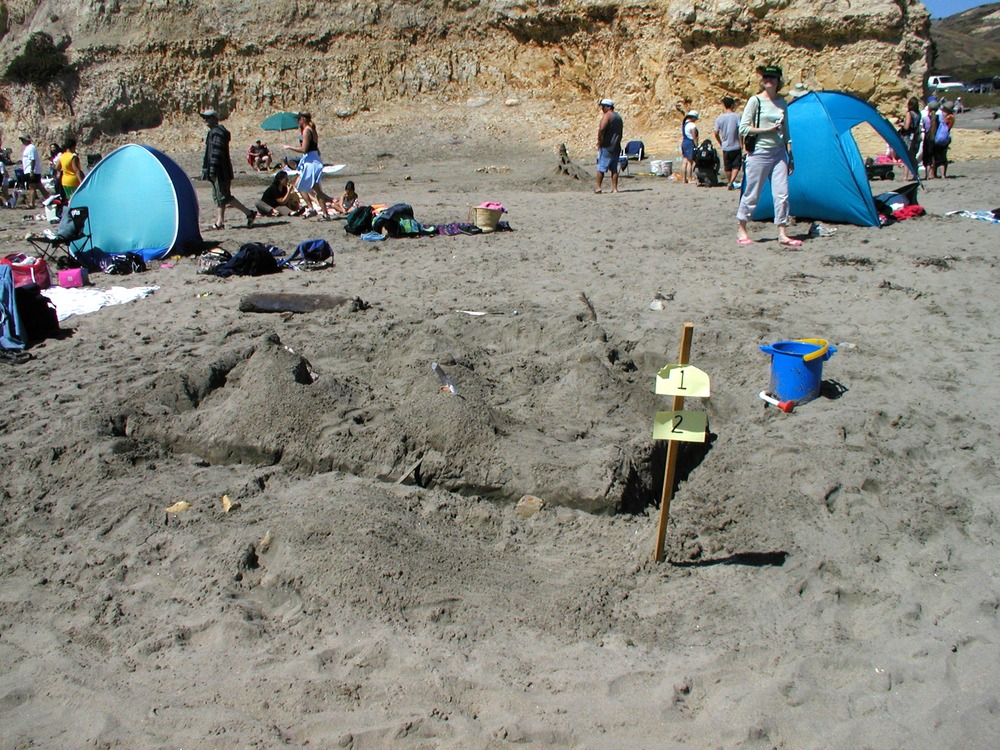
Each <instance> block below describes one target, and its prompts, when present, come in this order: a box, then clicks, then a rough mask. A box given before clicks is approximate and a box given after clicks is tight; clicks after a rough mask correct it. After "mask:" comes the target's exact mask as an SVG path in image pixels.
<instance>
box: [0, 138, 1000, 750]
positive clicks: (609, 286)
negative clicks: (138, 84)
mask: <svg viewBox="0 0 1000 750" xmlns="http://www.w3.org/2000/svg"><path fill="white" fill-rule="evenodd" d="M422 138H423V140H421V141H412V140H409V139H407V138H405V137H403V136H398V137H397V139H396V140H395V141H393V142H391V143H388V144H376V143H375V139H374V138H373V140H372V142H370V143H367V142H366V143H361V144H359V146H358V149H357V153H359V154H361V156H359V158H358V159H356V160H355V159H347V161H349V162H351V163H350V166H349V168H348V169H347V170H346V171H345V172H344V173H343V174H341V175H338V177H337V178H336V179H335V180H330V181H328V182H327V186H328V187H330V188H332V191H335V190H336V189H337V188H339V187H340V184H341V183H342V181H343V180H344V179H354V180H355V181H356V182H357V183H358V188H359V192H360V193H361V196H362V198H363V199H366V200H369V201H377V202H387V203H393V202H400V201H402V202H407V203H410V204H411V205H412V206H413V207H414V209H415V212H416V216H417V218H418V219H420V220H421V221H423V222H424V223H428V224H434V223H445V222H450V221H462V220H465V218H466V216H467V211H468V206H469V205H470V204H477V203H479V202H481V201H484V200H496V201H501V202H502V203H504V205H505V206H507V207H508V208H509V209H510V213H509V216H508V219H509V221H510V224H511V226H512V227H513V228H514V229H515V230H516V231H514V232H511V233H496V234H490V235H482V236H477V237H468V236H458V237H434V238H425V239H419V240H396V241H387V242H383V243H378V244H370V243H366V242H363V241H361V240H359V239H356V238H353V237H348V236H346V235H345V234H344V232H343V230H342V227H341V225H340V224H321V223H318V222H315V221H304V220H300V219H280V220H278V219H265V220H261V222H260V225H259V226H258V227H256V228H254V229H252V230H246V229H237V228H231V229H228V230H226V231H225V232H222V233H218V234H216V235H212V236H213V237H214V238H218V239H220V240H222V241H223V242H224V246H225V247H227V248H228V249H230V250H235V249H236V248H238V246H239V245H240V244H241V243H242V242H245V241H249V240H258V241H266V242H271V243H273V244H275V245H278V246H279V247H282V248H285V249H286V250H289V251H291V250H292V249H293V248H294V247H295V245H296V244H297V243H298V242H299V241H301V240H303V239H307V238H311V237H327V238H329V240H330V242H331V244H332V245H333V247H334V249H335V252H336V265H335V267H334V268H332V269H329V270H325V271H315V272H285V273H282V274H281V275H279V276H270V277H262V278H245V279H244V278H237V279H229V280H223V279H216V278H209V277H205V276H199V275H198V274H197V273H196V265H195V261H194V260H193V259H183V260H180V261H178V262H176V263H175V265H174V266H173V267H171V268H166V267H159V264H156V263H154V264H153V267H152V268H151V269H150V270H149V271H148V272H146V273H143V274H138V275H135V276H130V277H124V278H114V277H100V278H94V282H95V283H96V284H98V285H100V286H111V285H116V284H120V285H124V286H150V285H155V286H158V287H159V290H158V291H157V292H156V293H155V294H153V295H152V296H151V297H149V298H147V299H145V300H140V301H137V302H133V303H130V304H126V305H121V306H117V307H109V308H105V309H103V310H100V311H98V312H96V313H92V314H89V315H84V316H79V317H73V318H70V319H68V320H67V321H65V322H64V324H63V325H64V328H65V331H66V333H65V335H64V337H63V338H61V339H59V340H49V341H47V342H45V344H44V345H41V346H37V347H35V348H34V349H33V350H32V351H33V354H34V355H35V357H34V359H33V360H31V361H30V362H28V363H26V364H23V365H20V366H16V367H14V366H4V369H3V373H2V375H3V384H2V386H0V388H2V391H0V392H2V404H3V405H2V407H0V425H2V448H3V450H2V452H0V455H2V458H0V472H2V493H3V494H2V504H0V519H2V527H3V532H4V534H3V542H2V545H0V575H2V578H0V580H2V587H0V674H2V675H3V677H2V680H0V746H2V747H4V748H21V747H29V746H30V747H50V748H77V747H80V748H83V747H102V748H167V747H184V748H191V747H196V748H236V747H267V748H270V747H284V746H291V747H300V746H305V745H309V746H310V747H316V748H330V747H345V748H356V749H358V750H361V749H362V748H456V749H463V750H464V749H467V748H491V749H492V748H505V747H510V746H525V745H528V746H532V747H544V748H608V749H609V750H610V749H615V750H617V749H618V748H648V749H650V750H652V749H654V748H772V747H775V748H777V747H780V748H943V747H963V748H989V747H995V746H996V738H997V736H998V732H1000V701H998V698H997V695H998V689H997V688H998V679H997V676H996V675H997V673H998V666H1000V664H998V661H1000V659H998V646H997V644H998V638H1000V633H998V615H997V611H998V608H1000V586H998V580H997V555H996V549H997V541H998V539H1000V527H998V519H997V505H998V493H997V489H996V487H997V479H996V477H997V471H996V449H997V445H998V439H997V435H998V428H1000V416H998V412H997V409H996V408H995V404H996V402H997V400H998V398H1000V384H998V378H997V369H996V363H997V361H998V359H1000V343H998V340H997V336H996V333H995V321H996V320H997V318H998V316H1000V309H998V305H1000V303H998V297H997V295H996V286H997V281H998V278H997V274H998V272H997V265H996V255H997V247H998V246H1000V243H998V241H997V240H998V237H1000V227H998V226H996V225H992V224H988V223H985V222H978V221H972V220H968V219H964V218H945V217H944V216H943V214H944V213H945V212H946V211H950V210H955V209H990V208H995V207H996V206H997V204H1000V199H998V197H997V196H998V193H997V190H996V175H997V166H998V163H997V161H995V160H993V161H991V160H983V161H975V162H966V163H957V164H954V165H953V167H952V170H951V178H950V179H948V180H938V181H934V182H931V183H928V184H927V186H926V188H925V189H924V190H922V191H921V193H920V202H921V203H922V204H923V205H924V206H925V207H926V208H927V210H928V212H929V215H928V216H926V217H923V218H919V219H914V220H910V221H904V222H901V223H899V224H895V225H892V226H889V227H886V228H883V229H865V228H859V227H852V226H841V227H839V230H838V232H837V233H836V234H835V235H834V236H832V237H828V238H822V239H807V240H806V241H805V243H804V245H803V248H802V250H801V252H797V253H790V252H785V251H782V250H781V249H780V248H779V247H778V245H777V242H776V233H775V231H774V228H773V227H772V226H768V225H757V226H754V228H753V233H754V235H755V237H757V238H759V240H760V241H759V242H758V243H757V244H755V245H754V246H753V247H751V248H740V247H737V245H736V242H735V226H734V218H733V216H734V211H735V194H734V193H731V192H728V191H726V190H725V189H722V188H720V189H700V188H696V187H690V186H683V185H681V184H678V183H676V182H673V181H671V180H667V179H663V178H653V177H648V176H636V177H628V178H623V180H622V188H623V190H622V192H621V193H620V194H618V195H610V194H605V195H600V196H595V195H593V194H592V193H591V192H590V190H591V185H590V182H589V179H588V181H587V182H584V183H580V182H576V181H574V180H572V179H570V178H567V177H564V176H559V175H557V174H556V157H555V155H554V153H553V151H552V150H550V149H544V150H543V149H540V148H530V147H525V146H523V145H518V143H516V142H511V143H497V142H484V141H482V140H479V141H476V140H475V139H472V138H463V139H450V138H449V137H448V134H446V133H432V132H428V133H425V134H423V136H422ZM418 151H420V152H421V153H422V156H421V158H420V159H419V160H418V159H416V158H415V157H413V156H411V154H413V153H417V152H418ZM175 156H176V155H175ZM234 156H235V153H234ZM573 156H574V157H576V158H577V160H578V161H579V163H580V164H581V165H585V168H586V170H587V171H588V172H589V169H590V163H591V154H589V153H575V154H573ZM179 160H180V161H181V162H182V164H183V165H184V166H185V167H186V168H187V169H188V171H189V172H190V173H192V174H193V173H194V172H195V163H196V158H195V157H193V156H192V155H187V156H183V155H182V156H181V158H180V159H179ZM338 160H339V159H338ZM488 166H493V167H498V168H500V169H497V170H491V171H483V172H478V171H477V168H480V167H488ZM508 169H509V171H506V170H508ZM263 186H264V182H263V180H261V179H259V178H258V177H256V176H252V175H248V176H246V177H244V178H242V179H241V180H240V182H239V184H238V186H237V189H236V194H237V196H238V197H240V198H242V199H244V200H245V201H252V200H253V199H254V198H255V197H257V195H258V194H259V192H260V190H262V189H263ZM890 186H891V185H890V183H884V184H879V185H878V186H877V188H878V189H881V188H882V187H885V188H889V187H890ZM198 191H199V196H200V198H201V205H202V211H203V214H202V222H201V223H202V225H203V226H207V225H208V224H209V223H211V218H210V207H209V194H208V193H207V191H206V190H205V188H204V185H203V184H201V183H198ZM22 215H23V212H21V211H4V212H2V213H0V240H2V243H3V252H5V253H6V252H12V251H21V250H24V249H25V248H26V244H25V243H24V242H23V241H22V240H21V239H20V237H21V236H23V233H24V231H25V225H27V224H28V222H24V221H22ZM807 228H808V224H807V223H798V224H796V225H795V226H793V227H792V228H791V233H792V234H793V235H797V236H802V237H804V236H805V233H806V230H807ZM206 236H209V235H207V234H206ZM254 291H284V292H310V293H324V294H332V295H342V296H346V297H349V298H352V299H353V298H360V299H361V300H363V301H364V302H366V303H367V304H369V305H370V308H368V309H356V308H357V307H358V306H355V307H354V308H352V307H351V306H343V307H338V308H337V309H334V310H331V311H327V312H316V313H309V314H301V315H293V316H281V315H277V314H249V313H241V312H239V301H240V299H241V297H242V296H244V295H246V294H248V293H250V292H254ZM581 293H582V294H583V295H585V296H586V299H587V300H589V302H590V304H591V305H592V308H593V309H592V311H591V308H590V307H588V305H587V304H586V303H585V301H584V299H583V298H582V297H581ZM657 295H659V296H660V298H662V300H663V304H662V307H663V309H662V310H654V309H650V303H651V302H652V301H653V300H654V299H656V298H657ZM459 310H467V311H482V312H486V313H488V314H487V315H484V316H470V315H468V314H465V313H462V312H458V311H459ZM684 321H691V322H693V323H694V326H695V330H694V344H693V350H692V362H694V363H695V364H697V365H698V366H699V367H700V368H701V369H703V370H705V371H706V372H708V373H709V374H710V375H711V377H712V397H711V399H710V400H707V401H705V402H704V403H703V404H700V405H699V404H695V403H693V402H692V403H690V404H689V406H690V408H704V409H706V410H707V412H708V417H709V420H710V423H709V427H710V431H711V433H712V436H713V439H712V442H711V444H710V446H709V448H708V450H707V451H701V452H698V451H685V454H684V459H685V460H684V472H683V477H682V481H681V482H680V484H679V486H678V489H677V493H676V497H675V500H674V503H673V508H672V514H671V524H670V528H669V534H668V539H667V557H668V561H667V562H666V563H663V564H655V563H653V562H652V561H651V559H650V558H651V554H652V551H653V546H654V537H655V531H656V514H657V510H656V508H655V507H654V506H655V505H656V503H657V501H658V498H659V491H660V487H659V483H660V481H661V477H662V463H663V453H664V450H663V444H656V443H654V442H653V441H652V440H651V438H650V433H651V427H652V421H653V414H654V413H655V412H656V411H657V410H661V409H665V408H668V401H669V399H666V398H664V397H660V396H655V395H654V394H653V393H652V389H653V383H654V377H655V374H656V372H657V370H658V369H659V368H660V367H662V366H663V365H665V364H667V363H670V362H672V361H674V358H675V357H676V356H677V346H678V339H679V336H680V330H681V326H682V324H683V322H684ZM799 337H822V338H826V339H829V340H830V341H831V342H833V343H834V344H835V345H836V346H837V347H838V348H839V351H838V353H837V354H836V355H835V356H834V357H833V358H832V359H831V360H829V361H828V362H827V363H826V365H825V369H824V377H825V378H826V379H827V380H828V381H830V383H829V386H831V387H830V388H829V390H828V391H827V392H828V393H832V392H833V390H834V389H835V387H836V386H838V385H839V387H840V390H841V391H842V393H841V395H840V397H839V398H826V397H823V398H820V399H818V400H816V401H814V402H812V403H809V404H806V405H803V406H801V407H799V408H798V409H796V410H795V411H794V412H793V413H792V414H787V415H786V414H783V413H781V412H779V411H778V410H776V409H773V408H768V409H765V408H764V406H763V403H762V402H761V401H760V400H759V399H758V398H757V393H758V391H760V390H761V389H763V388H766V387H767V385H768V371H769V359H768V357H766V356H765V355H764V354H762V353H761V352H760V351H759V349H758V345H759V344H762V343H769V342H773V341H778V340H784V339H790V338H799ZM434 361H436V362H439V363H441V364H442V365H443V367H444V368H445V370H446V371H447V373H448V374H449V375H450V376H451V377H452V379H453V380H454V381H455V383H456V384H457V388H458V395H457V396H451V395H448V394H445V393H442V392H440V390H439V387H438V386H439V384H438V381H437V379H436V378H435V376H434V374H433V373H432V372H431V369H430V363H431V362H434ZM414 467H415V468H414ZM525 493H531V494H534V495H537V496H540V497H541V498H542V499H543V500H544V501H545V506H544V507H543V509H542V510H541V511H540V512H538V513H536V514H535V515H532V516H530V517H527V518H525V517H521V516H520V515H518V514H517V513H516V512H515V503H516V501H517V499H518V498H519V497H520V496H521V495H522V494H525ZM224 495H226V496H228V497H229V498H230V499H231V500H234V501H238V502H239V503H240V506H239V507H238V508H236V509H234V510H232V511H231V512H229V513H228V514H227V513H223V510H222V506H221V498H222V497H223V496H224ZM178 501H185V502H189V503H190V504H191V506H190V508H189V509H188V510H186V511H184V512H181V513H177V514H175V515H171V516H170V517H169V520H168V517H167V514H165V513H164V509H165V508H167V507H168V506H171V505H172V504H174V503H176V502H178ZM617 511H626V512H617ZM265 540H266V541H265Z"/></svg>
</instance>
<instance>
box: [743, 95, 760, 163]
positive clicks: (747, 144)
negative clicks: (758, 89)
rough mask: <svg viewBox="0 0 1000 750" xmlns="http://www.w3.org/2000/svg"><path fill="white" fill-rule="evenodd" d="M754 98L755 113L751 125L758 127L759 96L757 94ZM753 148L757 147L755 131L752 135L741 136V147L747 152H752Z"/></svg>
mask: <svg viewBox="0 0 1000 750" xmlns="http://www.w3.org/2000/svg"><path fill="white" fill-rule="evenodd" d="M754 99H756V100H757V113H756V114H755V115H754V118H753V126H754V127H755V128H759V127H760V97H759V96H755V97H754ZM755 148H757V135H756V133H755V134H753V135H745V136H743V149H744V150H745V151H746V152H747V153H748V154H752V153H753V150H754V149H755Z"/></svg>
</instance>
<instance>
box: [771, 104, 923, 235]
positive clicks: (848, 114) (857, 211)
mask: <svg viewBox="0 0 1000 750" xmlns="http://www.w3.org/2000/svg"><path fill="white" fill-rule="evenodd" d="M863 122H867V123H868V124H869V125H871V126H872V128H874V129H875V131H876V132H877V133H878V134H879V135H880V136H882V138H884V139H885V142H886V143H888V144H889V146H890V147H891V148H892V150H893V151H895V152H896V155H897V157H898V158H900V159H902V161H903V163H904V164H905V165H906V166H907V167H908V168H909V170H910V172H912V173H913V174H916V173H917V165H916V164H913V163H912V161H911V159H910V156H909V154H908V153H907V150H906V144H905V143H904V142H903V139H902V138H901V137H900V136H899V133H897V132H896V128H895V127H893V125H892V124H891V123H890V122H889V121H888V120H886V119H885V118H884V117H882V115H880V114H879V113H878V110H876V109H875V108H874V107H873V106H871V105H870V104H868V102H865V101H862V100H861V99H858V98H857V97H856V96H852V95H851V94H845V93H843V92H842V91H813V92H811V93H809V94H806V95H805V96H802V97H800V98H798V99H796V100H795V101H793V102H791V104H789V105H788V128H789V135H790V136H791V139H792V153H793V154H794V155H795V171H794V172H793V173H792V176H791V178H790V179H789V181H788V202H789V210H790V211H791V214H792V216H799V217H802V218H808V219H822V220H824V221H833V222H840V223H843V224H856V225H858V226H862V227H877V226H879V220H878V211H877V210H876V209H875V200H874V198H872V191H871V187H870V186H869V185H868V176H867V174H866V173H865V160H864V159H863V158H862V157H861V152H860V151H859V150H858V144H857V143H856V142H855V141H854V136H853V135H851V128H853V127H855V126H856V125H860V124H861V123H863ZM753 218H754V220H755V221H765V220H768V219H773V218H774V201H773V199H772V197H771V185H770V182H768V184H767V185H765V186H764V190H763V191H762V192H761V196H760V203H759V204H758V205H757V210H756V211H754V215H753Z"/></svg>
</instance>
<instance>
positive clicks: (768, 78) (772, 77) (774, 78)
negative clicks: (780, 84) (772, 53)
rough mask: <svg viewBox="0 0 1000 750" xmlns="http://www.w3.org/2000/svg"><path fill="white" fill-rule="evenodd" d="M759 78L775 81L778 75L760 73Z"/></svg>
mask: <svg viewBox="0 0 1000 750" xmlns="http://www.w3.org/2000/svg"><path fill="white" fill-rule="evenodd" d="M761 78H763V79H764V80H765V81H777V80H778V76H774V75H771V74H769V73H768V74H766V75H762V76H761Z"/></svg>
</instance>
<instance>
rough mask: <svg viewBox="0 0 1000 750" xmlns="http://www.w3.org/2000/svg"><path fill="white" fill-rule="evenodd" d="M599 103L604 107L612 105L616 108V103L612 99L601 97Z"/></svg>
mask: <svg viewBox="0 0 1000 750" xmlns="http://www.w3.org/2000/svg"><path fill="white" fill-rule="evenodd" d="M598 104H600V105H601V106H602V107H611V109H614V108H615V103H614V102H613V101H611V100H610V99H601V101H600V102H598Z"/></svg>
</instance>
